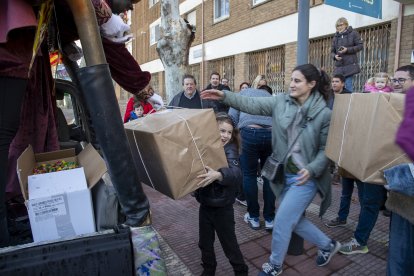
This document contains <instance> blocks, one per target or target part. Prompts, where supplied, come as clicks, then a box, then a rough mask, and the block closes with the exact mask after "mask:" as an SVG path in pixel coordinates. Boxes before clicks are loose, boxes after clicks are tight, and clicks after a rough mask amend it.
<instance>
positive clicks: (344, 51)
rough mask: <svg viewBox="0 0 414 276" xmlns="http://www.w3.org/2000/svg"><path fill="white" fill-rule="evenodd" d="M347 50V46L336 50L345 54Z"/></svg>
mask: <svg viewBox="0 0 414 276" xmlns="http://www.w3.org/2000/svg"><path fill="white" fill-rule="evenodd" d="M347 51H348V48H346V47H343V46H342V47H341V50H340V51H338V53H340V54H345V53H346V52H347Z"/></svg>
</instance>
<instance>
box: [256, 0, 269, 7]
mask: <svg viewBox="0 0 414 276" xmlns="http://www.w3.org/2000/svg"><path fill="white" fill-rule="evenodd" d="M267 1H269V0H253V6H256V5H259V4H261V3H264V2H267Z"/></svg>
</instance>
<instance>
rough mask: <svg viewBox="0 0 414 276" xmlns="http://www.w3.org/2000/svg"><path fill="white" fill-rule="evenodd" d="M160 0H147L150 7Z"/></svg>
mask: <svg viewBox="0 0 414 276" xmlns="http://www.w3.org/2000/svg"><path fill="white" fill-rule="evenodd" d="M159 1H160V0H149V7H150V8H151V7H152V6H154V5H155V4H157V3H158V2H159Z"/></svg>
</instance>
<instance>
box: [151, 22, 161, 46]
mask: <svg viewBox="0 0 414 276" xmlns="http://www.w3.org/2000/svg"><path fill="white" fill-rule="evenodd" d="M159 39H160V24H156V25H153V26H150V45H154V44H155V43H157V41H158V40H159Z"/></svg>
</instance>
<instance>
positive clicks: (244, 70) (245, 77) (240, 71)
mask: <svg viewBox="0 0 414 276" xmlns="http://www.w3.org/2000/svg"><path fill="white" fill-rule="evenodd" d="M248 61H249V59H248V55H247V54H245V53H242V54H238V55H235V56H234V91H239V87H240V84H241V83H242V82H245V81H247V82H248V81H249V70H248V66H249V64H248Z"/></svg>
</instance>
